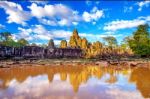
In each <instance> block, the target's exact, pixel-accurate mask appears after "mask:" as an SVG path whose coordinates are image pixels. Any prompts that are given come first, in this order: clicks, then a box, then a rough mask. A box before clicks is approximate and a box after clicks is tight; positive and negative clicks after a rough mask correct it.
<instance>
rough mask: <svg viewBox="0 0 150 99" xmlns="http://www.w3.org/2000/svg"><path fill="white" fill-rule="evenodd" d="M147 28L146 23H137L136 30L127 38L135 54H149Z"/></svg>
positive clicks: (149, 38)
mask: <svg viewBox="0 0 150 99" xmlns="http://www.w3.org/2000/svg"><path fill="white" fill-rule="evenodd" d="M148 28H149V26H148V24H145V25H139V26H138V28H137V30H136V31H135V32H134V33H133V37H132V38H130V39H129V40H128V43H129V46H130V48H131V49H132V50H133V52H134V53H135V54H137V55H140V56H149V55H150V34H149V32H148Z"/></svg>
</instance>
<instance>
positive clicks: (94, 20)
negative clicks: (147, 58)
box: [0, 1, 150, 44]
mask: <svg viewBox="0 0 150 99" xmlns="http://www.w3.org/2000/svg"><path fill="white" fill-rule="evenodd" d="M0 14H1V15H0V32H2V31H10V32H12V33H13V38H14V39H16V40H17V39H19V38H25V39H27V40H29V41H30V43H33V42H34V43H38V44H42V43H47V41H48V40H49V39H54V41H55V43H56V44H59V42H60V40H62V39H66V40H69V38H70V36H71V34H72V31H73V29H75V28H76V29H78V32H79V35H80V36H82V37H86V38H87V39H88V40H89V41H90V42H94V41H96V40H99V41H102V37H105V36H110V35H111V36H114V37H116V38H117V40H118V42H121V41H122V39H123V38H124V37H125V36H129V35H131V34H132V32H133V31H135V30H136V27H137V26H138V25H141V24H145V23H148V24H150V1H138V2H135V1H130V2H129V1H93V2H92V1H76V2H75V1H63V2H61V1H55V2H54V1H53V2H52V1H51V2H48V1H45V2H43V1H29V2H25V1H22V2H8V1H0Z"/></svg>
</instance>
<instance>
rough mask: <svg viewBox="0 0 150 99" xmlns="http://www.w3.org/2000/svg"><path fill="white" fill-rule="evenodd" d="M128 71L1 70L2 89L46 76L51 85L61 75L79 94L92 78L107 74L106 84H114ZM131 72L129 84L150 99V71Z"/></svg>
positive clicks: (78, 68) (69, 68)
mask: <svg viewBox="0 0 150 99" xmlns="http://www.w3.org/2000/svg"><path fill="white" fill-rule="evenodd" d="M128 71H129V69H128V68H120V67H119V68H118V67H116V66H110V67H100V66H24V67H14V68H8V69H6V68H5V69H4V68H3V69H0V89H3V90H4V89H7V88H8V87H9V83H10V82H11V81H12V80H13V79H16V80H17V81H18V82H20V83H22V82H24V81H25V80H26V79H27V78H28V77H36V76H38V75H45V74H46V75H47V77H48V80H49V83H51V82H53V79H54V76H55V75H56V74H59V75H60V80H61V81H66V80H67V79H68V81H69V83H70V84H71V85H72V87H73V90H74V92H78V90H79V87H80V85H82V84H86V83H87V81H88V80H89V79H90V78H91V77H95V78H97V79H101V78H102V77H105V75H106V74H107V75H109V77H108V78H107V79H105V83H109V84H114V83H116V82H117V81H118V76H117V75H118V74H122V75H129V72H128ZM131 71H132V72H131V75H130V79H129V82H135V83H136V86H137V89H138V90H139V91H140V92H141V94H142V95H143V96H144V97H145V98H148V97H150V69H147V68H134V69H132V70H131Z"/></svg>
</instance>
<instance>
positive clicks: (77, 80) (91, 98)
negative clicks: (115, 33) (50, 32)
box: [0, 66, 150, 99]
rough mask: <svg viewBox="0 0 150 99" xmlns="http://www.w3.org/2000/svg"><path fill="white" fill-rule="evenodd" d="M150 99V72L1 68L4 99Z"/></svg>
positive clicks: (0, 96)
mask: <svg viewBox="0 0 150 99" xmlns="http://www.w3.org/2000/svg"><path fill="white" fill-rule="evenodd" d="M31 98H32V99H144V98H150V69H149V68H145V67H136V68H132V69H131V68H116V67H100V66H51V67H50V66H32V67H30V66H22V67H13V68H1V69H0V99H31Z"/></svg>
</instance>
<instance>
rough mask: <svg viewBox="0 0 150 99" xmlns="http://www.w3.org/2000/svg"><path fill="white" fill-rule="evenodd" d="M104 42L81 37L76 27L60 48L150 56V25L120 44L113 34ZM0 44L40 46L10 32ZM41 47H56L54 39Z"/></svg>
mask: <svg viewBox="0 0 150 99" xmlns="http://www.w3.org/2000/svg"><path fill="white" fill-rule="evenodd" d="M103 40H104V42H105V43H104V44H103V43H101V42H100V41H96V42H93V43H91V42H89V41H88V40H87V39H86V38H85V37H84V38H81V37H80V36H79V35H78V31H77V29H74V31H73V34H72V36H71V37H70V40H69V42H67V41H66V40H61V42H60V46H59V47H60V48H68V47H70V48H81V49H82V50H83V52H84V57H85V58H100V57H102V56H108V57H111V56H119V55H120V56H121V55H122V56H126V55H138V56H141V57H150V32H149V25H148V24H145V25H139V26H138V27H137V30H136V31H135V32H133V34H132V35H131V36H128V37H125V38H124V39H123V41H122V42H121V44H120V45H118V43H117V39H116V38H115V37H113V36H107V37H104V38H103ZM0 45H4V46H10V47H22V46H39V45H36V44H35V43H32V44H29V42H28V41H27V40H26V39H25V38H21V39H19V40H17V41H16V40H14V39H13V37H12V34H11V33H10V32H1V33H0ZM41 47H52V48H54V47H55V44H54V41H53V39H50V40H49V42H48V44H43V45H41Z"/></svg>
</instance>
